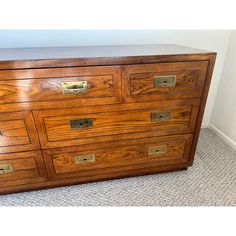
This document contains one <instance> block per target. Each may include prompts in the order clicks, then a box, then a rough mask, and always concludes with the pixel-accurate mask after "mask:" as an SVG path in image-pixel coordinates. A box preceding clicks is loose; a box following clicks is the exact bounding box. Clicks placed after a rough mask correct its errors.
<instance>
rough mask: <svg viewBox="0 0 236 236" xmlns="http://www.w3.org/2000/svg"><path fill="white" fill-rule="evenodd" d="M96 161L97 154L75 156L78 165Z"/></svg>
mask: <svg viewBox="0 0 236 236" xmlns="http://www.w3.org/2000/svg"><path fill="white" fill-rule="evenodd" d="M95 161H96V157H95V154H88V155H80V156H75V164H77V165H78V164H83V163H88V162H95Z"/></svg>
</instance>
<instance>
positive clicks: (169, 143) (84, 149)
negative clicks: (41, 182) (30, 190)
mask: <svg viewBox="0 0 236 236" xmlns="http://www.w3.org/2000/svg"><path fill="white" fill-rule="evenodd" d="M191 142H192V135H190V134H186V135H177V136H171V137H170V136H169V137H166V136H165V137H159V138H156V137H155V138H146V139H138V140H125V141H118V142H110V143H105V144H99V145H96V144H95V145H89V146H88V145H86V146H79V147H70V148H64V149H62V150H59V149H51V150H45V151H43V154H44V158H45V161H46V163H47V168H48V175H49V176H50V178H52V179H53V178H55V179H56V178H67V177H75V176H81V177H82V176H86V175H89V176H93V175H96V174H98V175H99V174H104V173H109V172H110V173H111V172H112V173H115V172H119V171H123V170H130V169H132V170H134V169H140V168H142V169H143V168H148V167H157V170H158V167H160V166H164V165H176V164H186V163H187V162H188V155H189V151H190V147H191ZM78 180H79V179H78Z"/></svg>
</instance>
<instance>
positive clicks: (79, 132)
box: [34, 99, 199, 149]
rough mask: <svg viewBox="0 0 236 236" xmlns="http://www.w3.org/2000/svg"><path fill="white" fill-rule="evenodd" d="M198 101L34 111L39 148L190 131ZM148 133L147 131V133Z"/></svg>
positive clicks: (193, 123) (192, 126)
mask: <svg viewBox="0 0 236 236" xmlns="http://www.w3.org/2000/svg"><path fill="white" fill-rule="evenodd" d="M198 105H199V100H198V99H193V100H190V99H189V100H179V101H177V100H174V101H173V100H170V101H165V102H164V103H163V102H151V103H140V104H139V103H135V104H122V105H113V106H100V107H87V108H86V109H79V108H71V109H51V110H39V111H34V117H35V122H36V126H37V129H38V132H39V137H40V141H41V145H42V148H44V149H45V148H56V147H63V146H71V145H81V144H88V143H97V142H104V141H114V140H123V139H132V138H133V137H134V136H135V137H137V138H138V137H139V138H142V137H146V136H148V135H151V136H152V135H155V136H159V135H169V134H180V133H191V132H193V129H194V126H195V121H196V117H197V111H198ZM148 132H151V133H148Z"/></svg>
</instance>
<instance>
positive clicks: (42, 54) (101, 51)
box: [0, 44, 212, 69]
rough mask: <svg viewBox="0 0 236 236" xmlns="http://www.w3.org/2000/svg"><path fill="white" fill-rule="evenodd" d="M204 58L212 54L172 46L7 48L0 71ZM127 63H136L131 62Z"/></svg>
mask: <svg viewBox="0 0 236 236" xmlns="http://www.w3.org/2000/svg"><path fill="white" fill-rule="evenodd" d="M206 54H212V52H209V51H205V50H200V49H194V48H190V47H184V46H178V45H174V44H156V45H116V46H80V47H40V48H11V49H8V48H6V49H0V69H8V67H9V69H10V68H33V67H36V68H40V67H42V66H43V65H42V60H44V61H45V60H46V61H47V63H46V64H45V62H44V67H57V65H56V64H55V63H57V64H58V60H64V62H63V63H62V64H61V66H62V65H63V66H84V65H106V64H107V62H108V59H109V63H108V64H120V61H121V59H122V62H124V64H129V63H130V64H133V63H139V62H138V61H136V59H138V58H139V59H141V58H144V57H149V59H151V57H155V58H157V57H159V58H161V57H165V56H171V55H172V56H176V55H178V56H179V55H206ZM112 58H113V60H112ZM118 58H119V60H118ZM126 59H129V60H126ZM130 59H135V60H133V61H130ZM68 60H73V61H74V62H75V60H77V64H76V63H75V64H73V63H72V61H70V63H69V61H68ZM98 60H99V62H98ZM124 60H126V62H125V61H124ZM40 61H41V62H40ZM68 63H69V64H68ZM71 63H72V64H71ZM140 63H141V62H140ZM122 64H123V63H122Z"/></svg>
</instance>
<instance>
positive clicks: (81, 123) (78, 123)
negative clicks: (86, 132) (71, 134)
mask: <svg viewBox="0 0 236 236" xmlns="http://www.w3.org/2000/svg"><path fill="white" fill-rule="evenodd" d="M93 120H94V119H92V118H84V119H76V120H69V124H70V128H71V129H84V128H89V127H93Z"/></svg>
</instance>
